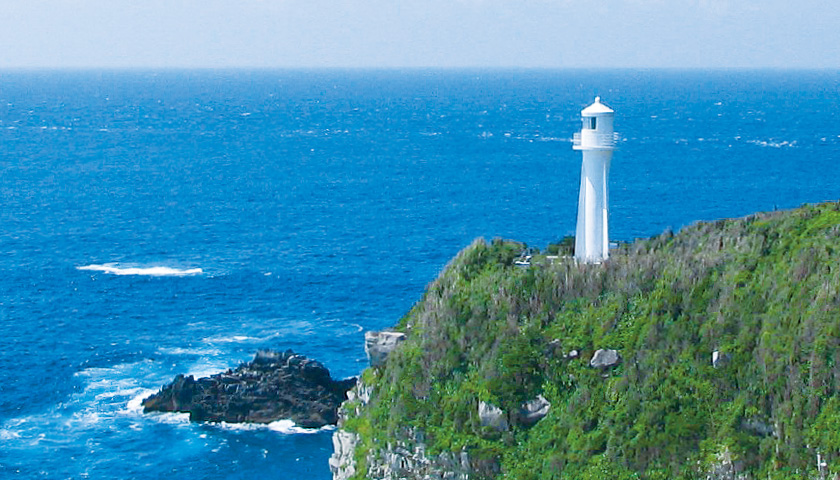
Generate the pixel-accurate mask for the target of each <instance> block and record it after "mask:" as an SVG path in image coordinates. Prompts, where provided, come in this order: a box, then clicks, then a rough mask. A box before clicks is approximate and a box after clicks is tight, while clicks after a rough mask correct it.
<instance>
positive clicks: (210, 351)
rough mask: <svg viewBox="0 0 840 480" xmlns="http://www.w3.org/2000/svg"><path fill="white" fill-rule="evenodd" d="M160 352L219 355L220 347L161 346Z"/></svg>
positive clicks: (164, 353)
mask: <svg viewBox="0 0 840 480" xmlns="http://www.w3.org/2000/svg"><path fill="white" fill-rule="evenodd" d="M157 351H158V353H160V354H163V355H219V354H221V353H222V352H221V350H219V349H218V348H182V347H160V348H158V349H157Z"/></svg>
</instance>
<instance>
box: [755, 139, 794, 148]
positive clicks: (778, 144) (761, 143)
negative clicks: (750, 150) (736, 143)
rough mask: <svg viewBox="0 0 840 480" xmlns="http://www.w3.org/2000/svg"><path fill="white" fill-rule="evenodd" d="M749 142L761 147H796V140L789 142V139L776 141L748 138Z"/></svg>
mask: <svg viewBox="0 0 840 480" xmlns="http://www.w3.org/2000/svg"><path fill="white" fill-rule="evenodd" d="M747 143H751V144H753V145H758V146H759V147H773V148H783V147H795V146H796V140H794V141H792V142H788V141H787V140H783V141H781V142H775V141H773V140H770V141H767V142H766V141H764V140H747Z"/></svg>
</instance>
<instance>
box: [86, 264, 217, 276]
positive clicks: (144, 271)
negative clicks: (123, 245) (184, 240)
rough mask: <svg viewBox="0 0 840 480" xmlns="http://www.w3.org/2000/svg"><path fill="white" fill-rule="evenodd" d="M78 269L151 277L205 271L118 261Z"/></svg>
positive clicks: (195, 273) (183, 274) (196, 273)
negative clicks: (128, 265) (129, 265)
mask: <svg viewBox="0 0 840 480" xmlns="http://www.w3.org/2000/svg"><path fill="white" fill-rule="evenodd" d="M76 269H77V270H86V271H93V272H103V273H110V274H112V275H146V276H151V277H183V276H187V275H198V274H200V273H204V272H203V270H201V269H200V268H186V269H179V268H172V267H121V266H119V265H118V264H116V263H104V264H101V265H98V264H92V265H85V266H84V267H76Z"/></svg>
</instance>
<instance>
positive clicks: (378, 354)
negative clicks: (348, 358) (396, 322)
mask: <svg viewBox="0 0 840 480" xmlns="http://www.w3.org/2000/svg"><path fill="white" fill-rule="evenodd" d="M404 340H405V334H404V333H401V332H365V353H367V356H368V360H369V361H370V366H371V367H378V366H380V365H382V364H383V363H385V359H386V358H388V354H389V353H391V352H393V351H394V349H395V348H397V345H399V344H400V343H401V342H403V341H404Z"/></svg>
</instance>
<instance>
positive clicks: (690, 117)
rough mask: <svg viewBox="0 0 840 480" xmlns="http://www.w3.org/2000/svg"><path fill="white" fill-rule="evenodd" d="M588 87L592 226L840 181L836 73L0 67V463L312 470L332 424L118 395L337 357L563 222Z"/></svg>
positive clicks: (46, 471) (321, 474)
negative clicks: (603, 197) (607, 145)
mask: <svg viewBox="0 0 840 480" xmlns="http://www.w3.org/2000/svg"><path fill="white" fill-rule="evenodd" d="M596 95H600V96H601V98H602V101H603V102H604V103H605V104H607V105H609V106H610V107H611V108H613V109H614V110H615V111H616V122H615V123H616V130H617V131H618V132H619V133H620V134H621V140H620V141H619V143H618V149H617V150H616V152H615V154H614V156H613V161H612V169H611V172H610V229H611V230H610V234H611V235H610V236H611V238H612V239H613V240H627V241H629V240H632V239H634V238H638V237H649V236H653V235H657V234H659V233H661V232H662V231H663V230H665V229H667V228H671V229H674V230H678V229H679V228H680V227H682V226H684V225H687V224H690V223H692V222H695V221H700V220H713V219H717V218H721V217H737V216H742V215H747V214H750V213H752V212H755V211H762V210H773V209H777V208H778V209H783V208H791V207H796V206H798V205H800V204H802V203H813V202H820V201H825V200H837V199H838V198H840V175H838V174H839V173H840V166H838V162H840V113H838V112H840V71H763V70H757V71H751V70H734V71H711V72H707V71H699V70H688V71H681V70H673V71H669V70H591V71H586V70H583V71H550V70H548V71H542V70H405V71H400V70H386V71H377V70H323V71H317V70H316V71H224V70H223V71H213V70H203V71H190V70H185V71H160V72H154V71H0V478H49V479H52V478H56V479H83V478H96V479H153V478H163V477H173V476H177V477H178V478H181V479H216V478H220V479H221V478H224V479H238V478H241V479H253V478H283V479H304V478H305V479H307V480H327V479H329V478H330V472H329V468H328V465H327V459H328V457H329V456H330V454H331V452H332V444H331V438H330V437H331V431H330V430H329V429H328V428H327V429H321V430H314V431H309V430H303V429H300V428H297V427H295V426H293V425H291V424H290V422H277V423H275V424H271V425H269V426H242V425H225V424H221V425H218V424H190V423H189V422H188V421H187V420H186V419H185V417H184V415H179V414H152V415H144V414H143V413H142V410H141V407H140V401H141V399H142V398H143V397H144V396H146V395H148V394H150V393H153V392H154V391H156V390H157V389H158V388H160V386H161V385H163V384H164V383H166V382H168V381H170V380H171V379H172V378H173V377H174V376H175V375H176V374H179V373H184V374H192V375H196V376H203V375H209V374H212V373H216V372H219V371H222V370H225V369H227V368H230V367H235V366H236V365H238V364H239V363H240V362H243V361H248V360H250V359H251V358H252V357H253V355H254V353H255V352H256V350H257V349H260V348H275V349H287V348H291V349H293V350H295V351H296V352H298V353H301V354H304V355H307V356H309V357H311V358H315V359H318V360H320V361H321V362H323V363H324V364H325V365H326V366H327V367H328V368H329V369H330V370H331V372H332V374H333V376H334V377H336V378H344V377H348V376H353V375H357V374H358V373H359V372H360V371H361V370H362V369H363V368H364V367H365V366H366V359H365V355H364V348H363V332H364V331H365V330H376V329H382V328H386V327H388V326H390V325H393V324H395V323H396V322H397V321H398V320H399V318H400V317H401V316H402V315H403V314H404V313H405V312H406V311H407V310H408V309H409V308H410V307H411V305H412V304H413V303H414V302H416V301H417V300H419V299H420V297H421V295H422V293H423V289H424V287H425V286H426V285H427V284H428V283H429V282H430V281H432V280H433V279H434V278H435V276H436V275H437V273H438V272H439V271H440V270H441V268H443V267H444V266H445V265H446V263H447V261H448V260H449V259H450V258H451V257H453V256H454V255H455V254H456V253H457V252H458V251H459V250H460V249H461V248H463V247H465V246H466V245H468V244H469V243H470V242H471V241H472V240H473V239H474V238H476V237H481V236H483V237H485V238H488V239H489V238H493V237H504V238H512V239H517V240H521V241H524V242H526V243H527V244H528V245H531V246H537V247H545V246H546V245H547V244H548V243H549V242H552V241H556V240H559V239H561V238H562V237H563V236H565V235H570V234H573V233H574V228H575V220H576V208H577V205H576V202H577V193H578V192H577V189H578V186H579V184H578V182H579V175H580V161H581V158H580V152H576V151H573V150H572V148H571V147H572V145H571V138H572V135H573V134H574V132H576V131H578V130H579V128H580V115H579V114H580V110H581V109H582V108H584V107H585V106H586V105H588V104H590V103H591V102H592V101H593V99H594V97H595V96H596Z"/></svg>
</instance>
